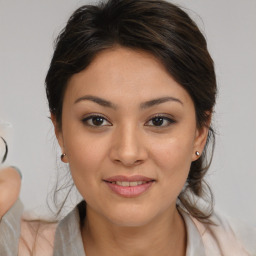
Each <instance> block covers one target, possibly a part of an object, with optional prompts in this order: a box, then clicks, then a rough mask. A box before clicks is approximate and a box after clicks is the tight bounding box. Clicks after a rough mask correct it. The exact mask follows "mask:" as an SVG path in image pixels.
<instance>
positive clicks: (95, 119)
mask: <svg viewBox="0 0 256 256" xmlns="http://www.w3.org/2000/svg"><path fill="white" fill-rule="evenodd" d="M82 122H83V123H84V124H85V125H87V126H92V127H102V126H110V125H109V124H110V123H109V122H108V121H107V120H106V119H105V118H104V117H102V116H99V115H91V116H88V117H86V118H84V119H83V120H82ZM106 123H107V124H106Z"/></svg>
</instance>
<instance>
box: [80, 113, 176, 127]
mask: <svg viewBox="0 0 256 256" xmlns="http://www.w3.org/2000/svg"><path fill="white" fill-rule="evenodd" d="M95 117H99V118H101V119H103V120H107V119H106V118H105V117H103V116H101V115H95V114H94V115H90V116H87V117H85V118H84V119H82V122H83V123H84V124H85V125H86V126H90V127H92V128H100V127H103V126H104V125H93V124H88V123H87V122H88V121H89V120H92V119H93V118H95ZM156 118H162V119H163V122H164V121H168V122H169V124H167V125H165V126H154V125H149V126H153V127H156V128H165V127H168V126H170V125H171V124H174V123H176V121H175V120H173V119H171V118H169V117H166V116H164V115H161V114H158V115H155V116H153V117H152V118H151V119H150V120H149V121H152V120H153V119H156ZM149 121H148V122H149ZM148 122H147V123H148ZM107 126H111V125H107Z"/></svg>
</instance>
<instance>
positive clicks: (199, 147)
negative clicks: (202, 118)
mask: <svg viewBox="0 0 256 256" xmlns="http://www.w3.org/2000/svg"><path fill="white" fill-rule="evenodd" d="M208 116H209V117H208V120H207V122H206V124H205V125H204V126H202V127H200V128H197V129H196V134H195V140H194V148H193V152H192V161H195V160H197V159H198V158H199V157H200V155H201V154H202V152H203V150H204V147H205V144H206V141H207V138H208V133H209V128H210V124H211V114H209V115H208ZM197 151H198V152H199V155H196V152H197Z"/></svg>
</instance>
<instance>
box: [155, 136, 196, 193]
mask: <svg viewBox="0 0 256 256" xmlns="http://www.w3.org/2000/svg"><path fill="white" fill-rule="evenodd" d="M155 145H156V146H155V147H154V149H153V151H152V152H153V153H152V155H153V156H154V161H155V163H156V164H157V166H158V169H159V170H160V171H159V173H158V175H159V179H160V180H161V181H162V182H163V184H164V186H166V189H167V190H166V191H168V192H170V190H172V191H173V193H178V194H179V192H180V190H181V189H182V188H183V186H184V183H185V182H186V179H187V176H188V173H189V170H190V165H191V152H192V150H193V140H192V138H188V137H187V138H184V136H183V137H180V136H174V137H173V138H170V139H166V140H164V141H163V142H162V143H157V144H155ZM174 190H175V192H174Z"/></svg>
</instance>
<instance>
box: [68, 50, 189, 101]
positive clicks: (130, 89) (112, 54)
mask: <svg viewBox="0 0 256 256" xmlns="http://www.w3.org/2000/svg"><path fill="white" fill-rule="evenodd" d="M86 94H87V95H88V94H89V95H95V96H96V95H97V96H99V95H100V96H101V97H104V98H106V99H109V100H111V101H114V102H117V103H119V104H127V102H130V103H132V102H133V103H135V102H139V101H144V100H147V99H150V98H156V97H157V96H159V97H164V96H171V97H176V98H181V99H182V100H183V101H185V102H186V101H191V98H190V96H189V95H188V93H187V92H186V90H185V89H184V88H183V87H182V86H181V85H179V84H178V83H177V82H176V81H175V80H174V79H173V78H172V76H171V75H170V74H169V73H168V72H167V71H166V69H165V67H164V66H163V64H162V63H161V62H160V61H159V60H158V59H156V58H155V57H154V56H153V55H151V54H149V53H147V52H143V51H135V50H132V49H128V48H122V47H118V48H113V49H108V50H104V51H102V52H100V53H99V54H98V55H97V56H96V57H95V59H94V60H93V61H92V63H91V64H90V65H89V66H88V67H87V68H86V69H84V70H83V71H81V72H80V73H78V74H75V75H73V76H72V77H71V79H70V81H69V83H68V87H67V91H66V93H65V98H64V102H65V101H75V100H76V99H77V98H79V97H82V96H84V95H86Z"/></svg>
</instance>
